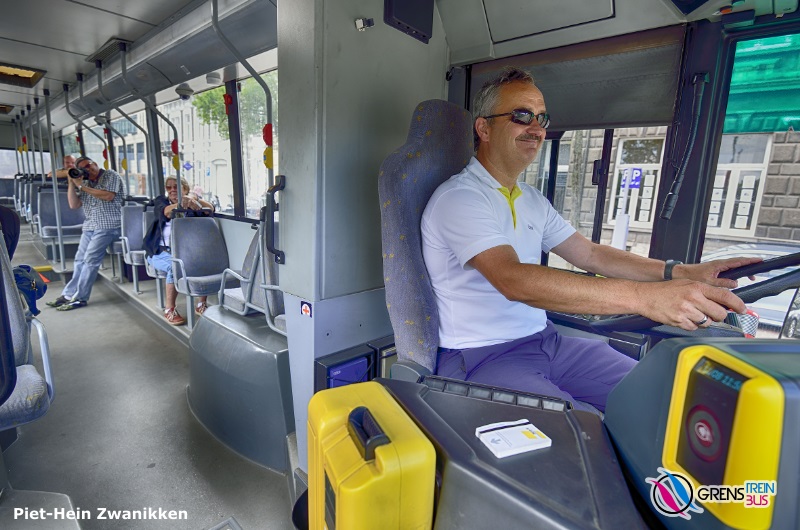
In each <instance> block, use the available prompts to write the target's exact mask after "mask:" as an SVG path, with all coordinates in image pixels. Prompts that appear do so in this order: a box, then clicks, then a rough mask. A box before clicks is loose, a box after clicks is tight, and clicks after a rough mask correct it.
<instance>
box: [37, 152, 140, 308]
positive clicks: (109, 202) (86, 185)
mask: <svg viewBox="0 0 800 530" xmlns="http://www.w3.org/2000/svg"><path fill="white" fill-rule="evenodd" d="M75 166H76V167H74V168H72V169H70V170H69V179H68V182H69V188H68V190H67V199H68V201H69V207H70V208H72V209H76V208H81V207H82V208H83V214H84V217H85V221H84V222H83V233H82V234H81V242H80V244H79V245H78V252H77V253H76V254H75V268H74V270H73V274H72V279H71V280H70V281H69V283H67V285H66V286H65V287H64V290H63V291H62V292H61V296H59V297H58V298H56V299H55V300H54V301H52V302H48V303H47V305H49V306H51V307H56V308H58V310H59V311H69V310H71V309H77V308H80V307H84V306H86V304H87V302H88V300H89V295H90V294H91V292H92V286H93V285H94V281H95V279H96V278H97V271H98V269H100V265H101V264H102V263H103V257H104V256H105V253H106V247H108V245H109V244H111V243H112V242H114V241H116V240H117V239H119V236H120V224H121V221H120V217H121V211H122V201H123V198H124V197H125V189H124V185H123V183H122V177H120V175H119V173H117V172H116V171H112V170H110V169H100V168H99V167H98V166H97V164H96V163H94V161H92V160H91V159H90V158H88V157H85V156H82V157H80V158H79V159H78V160H77V161H76V162H75Z"/></svg>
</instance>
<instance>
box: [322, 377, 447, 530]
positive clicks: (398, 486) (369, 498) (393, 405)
mask: <svg viewBox="0 0 800 530" xmlns="http://www.w3.org/2000/svg"><path fill="white" fill-rule="evenodd" d="M361 406H365V407H367V408H368V409H369V411H370V413H371V414H372V415H373V417H374V418H375V420H376V422H377V423H378V425H380V427H381V428H382V430H383V431H384V433H385V434H386V435H387V436H388V437H389V439H390V443H388V444H386V445H382V446H380V447H378V448H376V449H375V458H374V459H373V460H370V461H365V460H363V458H362V456H361V453H360V452H359V450H358V447H357V445H356V442H355V441H354V440H353V439H352V438H351V436H350V434H349V433H348V430H347V423H348V417H349V415H350V412H351V411H352V410H353V409H355V408H357V407H361ZM308 453H309V454H308V472H309V475H308V511H309V518H308V519H309V528H310V529H312V530H322V529H324V528H328V527H327V526H326V523H325V502H326V495H328V496H330V494H331V493H332V494H333V496H332V497H330V498H329V502H331V501H333V499H334V498H335V501H333V502H334V504H335V528H336V529H337V530H338V529H342V530H344V529H346V530H367V529H375V528H380V529H381V530H392V529H428V528H431V526H432V522H433V489H434V480H435V477H434V474H435V465H436V453H435V452H434V449H433V445H432V444H431V443H430V441H429V440H428V439H427V438H426V437H425V435H424V434H423V433H422V431H420V430H419V428H418V427H417V426H416V425H415V424H414V422H413V421H412V420H411V418H409V417H408V415H407V414H406V413H405V412H404V411H403V409H402V408H401V407H400V406H399V405H398V404H397V402H395V400H394V399H393V398H392V397H391V396H390V395H389V393H388V392H387V391H386V389H384V388H383V386H381V385H380V384H378V383H375V382H368V383H358V384H353V385H347V386H344V387H339V388H333V389H329V390H323V391H322V392H318V393H317V394H315V395H314V397H312V398H311V401H310V402H309V404H308ZM326 478H327V481H328V482H329V484H330V492H328V493H326Z"/></svg>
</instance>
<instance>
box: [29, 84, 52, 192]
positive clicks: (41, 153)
mask: <svg viewBox="0 0 800 530" xmlns="http://www.w3.org/2000/svg"><path fill="white" fill-rule="evenodd" d="M33 102H34V103H35V104H36V127H37V128H38V130H39V165H40V166H41V167H42V182H44V181H45V174H44V139H43V138H42V120H41V119H40V118H39V98H33ZM49 147H50V150H51V151H52V150H53V147H52V146H49ZM50 171H51V172H52V171H53V170H52V168H51V170H50ZM53 182H54V183H55V182H57V181H56V175H55V172H53Z"/></svg>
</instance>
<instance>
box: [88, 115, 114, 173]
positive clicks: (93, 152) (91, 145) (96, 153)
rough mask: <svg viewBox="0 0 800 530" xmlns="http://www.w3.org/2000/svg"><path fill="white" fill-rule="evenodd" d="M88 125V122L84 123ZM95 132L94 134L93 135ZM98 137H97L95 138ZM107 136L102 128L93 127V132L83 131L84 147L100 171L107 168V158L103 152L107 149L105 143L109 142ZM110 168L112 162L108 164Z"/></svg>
mask: <svg viewBox="0 0 800 530" xmlns="http://www.w3.org/2000/svg"><path fill="white" fill-rule="evenodd" d="M84 123H87V124H88V122H84ZM92 132H94V134H92ZM95 135H97V136H95ZM98 136H99V137H100V138H103V141H102V142H101V141H100V138H98ZM107 141H108V140H107V138H106V136H105V135H104V134H103V128H102V127H99V126H98V127H92V128H91V132H90V131H89V130H87V129H84V130H83V147H84V148H85V150H86V156H88V157H89V158H91V159H92V160H94V161H95V162H96V163H97V167H99V168H100V169H103V168H105V167H106V166H105V164H104V163H103V162H104V161H105V160H106V158H105V157H104V156H103V150H104V149H105V148H106V145H105V143H104V142H107ZM108 167H109V168H111V162H109V163H108Z"/></svg>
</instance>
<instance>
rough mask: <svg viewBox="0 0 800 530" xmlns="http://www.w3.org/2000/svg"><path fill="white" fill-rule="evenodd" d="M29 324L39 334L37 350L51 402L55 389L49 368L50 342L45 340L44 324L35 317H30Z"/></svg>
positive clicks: (54, 395)
mask: <svg viewBox="0 0 800 530" xmlns="http://www.w3.org/2000/svg"><path fill="white" fill-rule="evenodd" d="M31 324H32V325H33V327H35V328H36V333H37V335H38V336H39V350H40V351H41V354H42V368H43V369H44V380H45V382H46V383H47V396H48V398H49V399H50V402H51V403H52V402H53V399H55V397H56V390H55V387H54V386H53V372H52V371H51V369H50V343H49V342H48V340H47V331H45V329H44V325H43V324H42V323H41V322H39V319H37V318H32V319H31Z"/></svg>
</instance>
